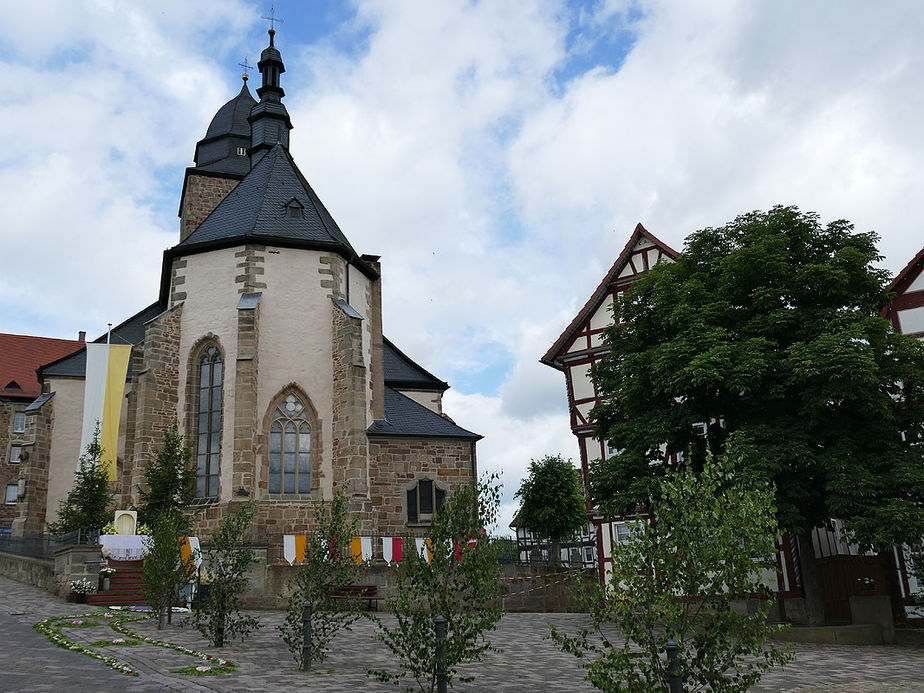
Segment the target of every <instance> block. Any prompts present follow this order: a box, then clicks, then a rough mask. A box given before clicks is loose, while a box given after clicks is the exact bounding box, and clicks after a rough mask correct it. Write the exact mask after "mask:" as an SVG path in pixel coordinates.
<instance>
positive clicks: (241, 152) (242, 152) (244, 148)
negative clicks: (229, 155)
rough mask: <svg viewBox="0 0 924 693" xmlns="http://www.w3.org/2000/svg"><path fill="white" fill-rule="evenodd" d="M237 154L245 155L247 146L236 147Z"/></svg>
mask: <svg viewBox="0 0 924 693" xmlns="http://www.w3.org/2000/svg"><path fill="white" fill-rule="evenodd" d="M237 155H238V156H246V155H247V147H238V148H237Z"/></svg>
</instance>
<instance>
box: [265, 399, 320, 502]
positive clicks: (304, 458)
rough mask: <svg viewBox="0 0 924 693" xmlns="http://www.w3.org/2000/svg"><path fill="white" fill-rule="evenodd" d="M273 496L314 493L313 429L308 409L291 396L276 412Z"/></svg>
mask: <svg viewBox="0 0 924 693" xmlns="http://www.w3.org/2000/svg"><path fill="white" fill-rule="evenodd" d="M269 492H270V493H310V492H311V426H309V424H308V416H307V412H306V411H305V405H304V404H303V403H302V402H301V400H299V398H298V397H296V396H295V395H289V396H287V397H286V398H285V399H284V400H283V401H282V402H280V403H279V405H278V406H277V407H276V410H275V411H274V412H273V422H272V424H271V425H270V435H269Z"/></svg>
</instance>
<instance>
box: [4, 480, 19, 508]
mask: <svg viewBox="0 0 924 693" xmlns="http://www.w3.org/2000/svg"><path fill="white" fill-rule="evenodd" d="M10 491H12V492H13V493H12V496H11V495H10ZM18 497H19V484H7V485H6V496H5V498H4V502H5V504H6V505H16V499H17V498H18Z"/></svg>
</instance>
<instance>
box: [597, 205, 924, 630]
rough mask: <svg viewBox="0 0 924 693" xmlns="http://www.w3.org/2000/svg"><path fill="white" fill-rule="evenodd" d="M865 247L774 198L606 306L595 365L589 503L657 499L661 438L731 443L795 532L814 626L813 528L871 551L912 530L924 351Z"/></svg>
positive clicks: (920, 479)
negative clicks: (829, 526)
mask: <svg viewBox="0 0 924 693" xmlns="http://www.w3.org/2000/svg"><path fill="white" fill-rule="evenodd" d="M877 240H878V238H877V236H876V234H874V233H854V232H853V226H852V225H851V224H850V223H848V222H846V221H834V222H831V223H829V224H828V225H826V226H823V225H822V224H821V223H820V222H819V218H818V215H817V214H814V213H804V212H800V211H799V210H798V209H797V208H795V207H779V206H778V207H774V208H773V209H771V210H770V211H769V212H752V213H750V214H745V215H742V216H739V217H738V218H736V219H735V220H734V221H732V222H730V223H728V224H726V225H725V226H722V227H719V228H707V229H703V230H701V231H697V232H696V233H694V234H692V235H691V236H690V237H689V238H688V239H687V241H686V244H685V247H684V251H683V253H681V254H680V256H679V257H678V258H677V259H676V262H674V263H663V264H660V265H658V266H656V267H655V268H653V269H652V271H651V272H650V273H649V274H648V275H647V276H645V277H643V278H642V279H640V280H639V281H638V282H637V283H636V284H635V285H634V286H633V287H632V289H631V291H629V292H627V293H625V294H623V296H622V297H621V298H620V300H619V302H618V304H617V307H616V316H617V317H618V322H617V324H615V325H614V326H613V327H611V328H610V329H609V330H608V332H607V338H608V340H609V343H610V344H611V345H612V354H611V355H610V356H609V357H607V358H606V359H604V360H603V361H601V362H600V363H599V364H598V365H597V366H596V368H595V369H594V378H595V379H596V382H597V386H598V388H599V389H600V390H601V392H602V395H603V397H604V403H603V404H602V405H601V406H599V407H597V408H596V409H595V410H594V412H593V415H594V417H595V418H596V421H597V424H598V427H599V430H600V434H601V436H602V437H604V438H605V439H607V440H608V441H610V442H611V443H612V444H613V445H614V446H615V447H616V448H617V449H619V450H620V452H619V453H618V454H617V455H615V456H613V457H611V458H609V459H606V460H601V461H599V462H597V463H595V464H593V465H592V466H591V470H590V480H589V481H590V490H591V495H592V498H593V500H594V501H595V502H596V503H597V504H598V505H599V506H600V507H601V508H603V509H604V510H606V511H609V512H611V513H620V512H625V511H627V510H632V509H634V508H635V507H636V504H637V503H640V502H641V503H644V502H645V501H646V499H647V498H648V496H649V494H651V493H655V492H656V491H657V478H658V477H660V476H661V475H663V474H664V471H665V464H666V463H665V454H664V448H663V445H664V444H665V443H666V444H667V449H668V451H669V452H679V453H684V454H688V455H690V456H691V457H692V463H693V464H694V465H701V464H702V463H703V461H704V460H705V457H706V453H707V450H708V451H711V452H713V453H716V454H718V453H721V452H722V451H723V450H724V449H725V447H726V445H728V444H729V442H731V441H732V440H734V442H735V449H736V451H737V453H738V457H737V459H738V460H739V465H740V466H741V470H740V471H741V472H742V473H744V474H750V475H753V476H754V478H758V479H763V480H767V481H770V482H772V483H773V484H774V486H775V488H776V506H777V509H778V515H777V518H778V522H779V525H780V527H781V528H783V529H786V530H790V531H792V532H794V533H795V534H796V535H797V536H798V537H799V545H800V553H801V554H802V557H803V568H804V571H803V572H804V577H805V579H806V590H807V595H806V596H807V597H808V602H809V603H808V606H809V612H810V620H812V621H814V622H817V621H818V620H819V619H820V618H823V616H821V604H820V600H819V595H818V591H817V582H816V578H815V575H814V561H813V550H812V545H811V541H810V532H811V530H812V528H814V527H817V526H819V525H821V524H823V523H824V522H825V521H826V520H827V519H828V518H832V517H833V518H840V519H842V520H844V522H845V523H846V526H847V528H848V529H849V530H850V531H851V532H853V536H854V537H855V538H856V540H857V541H859V543H861V544H862V545H864V546H870V547H879V546H883V545H886V544H890V543H899V542H904V541H909V540H912V541H913V540H915V539H917V538H918V537H920V536H922V534H924V465H922V455H921V448H920V447H917V446H916V445H915V444H914V443H915V442H916V441H920V440H921V439H922V437H924V436H922V432H924V421H922V417H924V344H921V343H919V342H916V341H915V340H912V339H908V338H906V337H903V336H902V335H900V334H896V333H895V332H894V331H893V329H892V327H891V325H890V324H889V323H888V321H887V320H885V319H884V318H882V317H881V315H880V312H881V310H882V308H883V307H884V306H886V305H887V304H888V301H889V296H888V295H887V292H886V288H885V287H886V282H887V280H888V275H887V273H886V272H885V271H884V270H882V269H879V268H877V267H876V266H875V263H877V262H878V261H879V260H880V259H881V258H880V256H879V254H878V252H877V250H876V241H877ZM704 428H705V430H704Z"/></svg>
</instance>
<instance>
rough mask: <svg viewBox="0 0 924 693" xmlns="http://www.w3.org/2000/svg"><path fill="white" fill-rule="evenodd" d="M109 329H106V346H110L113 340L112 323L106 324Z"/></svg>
mask: <svg viewBox="0 0 924 693" xmlns="http://www.w3.org/2000/svg"><path fill="white" fill-rule="evenodd" d="M106 324H107V325H108V326H109V327H108V328H107V329H106V346H109V340H110V339H111V338H112V323H111V322H107V323H106Z"/></svg>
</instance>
